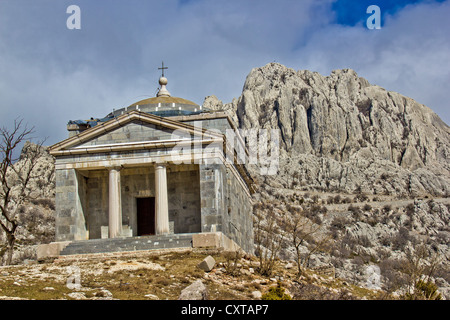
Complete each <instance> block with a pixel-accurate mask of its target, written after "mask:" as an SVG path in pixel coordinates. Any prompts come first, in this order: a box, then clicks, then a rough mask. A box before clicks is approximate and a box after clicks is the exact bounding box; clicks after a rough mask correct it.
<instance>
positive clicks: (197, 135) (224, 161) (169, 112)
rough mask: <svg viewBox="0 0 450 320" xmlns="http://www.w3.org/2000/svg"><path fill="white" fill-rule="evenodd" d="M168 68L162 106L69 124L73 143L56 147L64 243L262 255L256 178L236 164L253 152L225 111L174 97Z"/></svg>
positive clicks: (156, 101) (152, 101)
mask: <svg viewBox="0 0 450 320" xmlns="http://www.w3.org/2000/svg"><path fill="white" fill-rule="evenodd" d="M160 69H161V68H160ZM164 69H165V68H164V66H163V68H162V70H163V74H162V77H161V78H160V79H159V84H160V88H159V91H158V93H157V95H156V97H153V98H149V99H146V100H142V101H139V102H136V103H134V104H132V105H130V106H128V107H126V108H122V109H119V110H114V111H113V112H111V113H110V114H108V115H107V116H106V117H105V118H100V119H94V118H91V119H89V120H79V121H70V122H69V124H68V126H67V129H68V131H69V138H68V139H66V140H64V141H61V142H59V143H57V144H55V145H53V146H52V147H51V148H50V153H51V154H52V155H53V156H54V157H55V159H56V162H55V166H56V241H58V242H63V243H66V245H67V243H72V244H77V243H84V244H85V248H87V247H86V246H87V245H88V244H93V243H100V240H99V239H102V240H103V241H106V240H105V239H121V240H122V242H123V240H124V239H129V241H132V240H135V242H134V243H135V246H134V248H136V245H138V248H142V249H147V247H148V246H150V247H151V246H156V244H157V243H158V241H159V242H161V241H162V239H163V238H162V237H165V239H166V241H172V246H175V247H176V246H177V243H178V242H177V241H176V240H177V239H185V238H186V237H187V239H188V240H189V244H188V245H192V244H193V242H194V245H195V242H196V241H197V243H198V244H199V243H200V245H199V246H209V245H211V243H213V242H216V244H215V246H219V247H220V242H221V241H223V239H226V241H228V242H231V243H233V245H237V246H239V247H240V248H242V249H243V250H244V251H246V252H253V223H252V202H251V193H252V178H251V177H250V175H249V174H248V171H247V170H246V167H245V165H244V164H242V161H235V160H236V157H237V151H236V150H238V148H240V150H244V155H245V154H247V153H248V151H247V149H246V148H245V143H244V141H243V140H242V138H241V137H240V136H239V134H238V131H237V127H236V125H235V124H234V123H233V121H232V119H231V118H230V117H229V116H228V115H227V114H226V113H225V112H223V111H210V110H206V109H204V108H203V107H202V106H200V105H197V104H196V103H194V102H192V101H189V100H186V99H183V98H177V97H173V96H172V95H171V94H170V93H169V91H168V89H167V83H168V80H167V78H166V77H165V76H164ZM227 130H232V132H235V133H236V134H235V135H232V137H233V139H232V140H233V141H230V139H229V135H226V134H225V133H226V132H227ZM227 138H228V139H227ZM202 236H204V237H203V240H204V242H205V241H206V244H205V243H203V245H202V244H201V243H202V242H201V240H202ZM152 237H153V238H155V237H156V238H155V239H157V240H155V241H151V240H152V239H153V238H152ZM167 239H168V240H167ZM96 241H97V242H96ZM143 243H148V244H149V245H148V246H147V247H145V245H144V246H142V244H143ZM217 243H219V245H217ZM150 244H151V245H150ZM213 246H214V245H213ZM150 247H149V248H150ZM128 249H129V248H128V247H127V250H128ZM109 250H110V251H111V250H113V249H109ZM120 250H125V249H120ZM77 252H78V253H80V252H82V251H77ZM86 252H87V251H86ZM92 252H94V251H92Z"/></svg>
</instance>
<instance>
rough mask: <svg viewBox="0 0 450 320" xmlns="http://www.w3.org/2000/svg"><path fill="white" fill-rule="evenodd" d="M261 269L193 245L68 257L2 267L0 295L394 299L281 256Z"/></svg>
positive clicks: (250, 261) (248, 260)
mask: <svg viewBox="0 0 450 320" xmlns="http://www.w3.org/2000/svg"><path fill="white" fill-rule="evenodd" d="M207 256H211V257H213V259H214V262H215V263H214V266H213V268H212V269H211V270H209V271H204V270H202V269H200V268H199V267H198V265H199V263H200V262H202V261H203V259H205V258H206V257H207ZM257 268H258V261H257V260H256V259H255V258H252V257H248V256H242V257H238V259H235V258H234V257H233V258H230V256H228V255H227V254H225V253H224V252H220V251H205V250H202V251H197V250H191V249H184V250H168V251H164V250H161V251H143V252H133V253H118V254H97V255H88V256H73V257H63V258H60V259H56V260H55V261H52V262H47V263H41V264H35V263H34V264H30V265H17V266H7V267H0V299H8V300H12V299H36V300H52V299H67V300H85V299H90V300H95V299H120V300H165V299H169V300H174V299H178V298H179V296H180V294H181V292H182V290H184V289H185V288H186V287H189V286H190V285H191V284H193V283H194V282H196V281H197V280H201V282H202V283H203V285H204V286H205V288H206V291H207V299H209V300H225V299H226V300H233V299H239V300H247V299H261V298H262V297H263V295H264V294H265V293H266V292H267V291H268V290H269V289H270V288H271V287H276V286H277V285H279V286H281V287H282V288H285V290H286V291H285V292H286V294H288V295H289V296H290V297H291V298H293V299H308V300H309V299H333V300H334V299H378V298H379V299H382V298H388V297H389V298H393V296H388V295H387V294H386V293H385V292H383V291H380V290H370V289H367V288H363V287H358V286H355V285H352V284H350V283H349V282H346V281H343V280H341V279H336V278H333V277H329V276H326V275H323V274H321V272H320V270H317V271H315V270H312V269H311V270H307V271H306V272H305V274H304V275H303V276H301V277H298V276H297V273H296V268H295V266H294V265H293V264H292V263H289V262H287V261H282V260H278V261H277V264H276V266H275V269H274V273H273V275H272V276H271V277H263V276H261V275H259V274H258V272H257V271H256V270H257ZM77 279H79V281H78V280H77Z"/></svg>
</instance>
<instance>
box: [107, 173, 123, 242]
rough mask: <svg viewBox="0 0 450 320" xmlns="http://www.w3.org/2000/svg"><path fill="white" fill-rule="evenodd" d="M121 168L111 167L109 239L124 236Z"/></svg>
mask: <svg viewBox="0 0 450 320" xmlns="http://www.w3.org/2000/svg"><path fill="white" fill-rule="evenodd" d="M120 169H121V167H109V168H108V170H109V232H108V233H109V237H110V238H116V237H119V236H120V235H121V234H122V196H121V190H120Z"/></svg>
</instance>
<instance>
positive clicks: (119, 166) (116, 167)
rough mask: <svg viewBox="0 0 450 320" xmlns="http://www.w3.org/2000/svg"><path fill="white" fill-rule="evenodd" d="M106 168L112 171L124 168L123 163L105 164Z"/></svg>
mask: <svg viewBox="0 0 450 320" xmlns="http://www.w3.org/2000/svg"><path fill="white" fill-rule="evenodd" d="M105 168H106V170H108V171H111V170H116V171H120V170H122V169H123V166H122V165H115V166H114V165H110V166H105Z"/></svg>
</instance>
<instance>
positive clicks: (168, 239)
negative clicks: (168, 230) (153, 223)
mask: <svg viewBox="0 0 450 320" xmlns="http://www.w3.org/2000/svg"><path fill="white" fill-rule="evenodd" d="M192 235H193V234H191V233H183V234H169V235H157V236H143V237H133V238H114V239H95V240H83V241H74V242H71V243H70V244H69V245H67V246H66V247H65V248H64V249H63V250H62V251H61V253H60V255H75V254H88V253H107V252H125V251H139V250H152V249H166V248H191V247H192Z"/></svg>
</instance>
